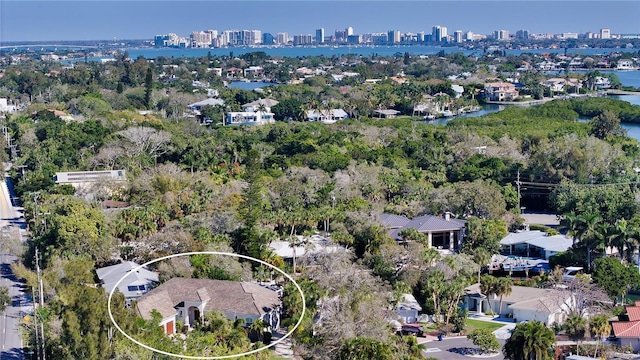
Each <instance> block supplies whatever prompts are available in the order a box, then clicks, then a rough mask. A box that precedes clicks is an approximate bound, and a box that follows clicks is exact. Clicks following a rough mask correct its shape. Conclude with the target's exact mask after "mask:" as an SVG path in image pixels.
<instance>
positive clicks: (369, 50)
mask: <svg viewBox="0 0 640 360" xmlns="http://www.w3.org/2000/svg"><path fill="white" fill-rule="evenodd" d="M43 49H44V48H43ZM51 50H52V51H53V48H52V49H51ZM4 51H5V52H11V49H4ZM113 51H115V50H113ZM118 51H120V52H125V51H126V52H128V53H129V57H130V58H132V59H136V58H138V57H139V56H142V57H144V58H146V59H154V58H157V57H160V56H163V57H168V58H183V57H184V58H190V57H203V56H208V55H209V54H211V56H229V55H231V54H233V56H238V55H243V54H247V53H251V52H257V51H262V52H264V53H265V54H267V55H269V56H275V57H309V56H325V57H332V56H343V55H353V56H394V55H397V54H398V53H400V54H404V53H405V52H407V53H409V54H412V55H427V56H428V55H436V54H438V53H440V52H444V53H445V54H451V53H462V54H463V55H465V56H470V55H471V56H472V55H475V56H482V55H483V53H484V52H485V50H483V49H482V48H477V49H464V48H458V47H455V46H428V45H354V46H348V45H341V46H244V47H226V48H200V49H191V48H181V49H179V48H121V49H118ZM501 51H502V50H501ZM638 51H639V49H636V48H571V49H566V52H567V53H568V54H575V55H580V56H586V55H607V54H610V53H613V52H627V53H628V52H638ZM487 52H492V51H490V50H487ZM504 52H505V54H506V55H516V56H517V55H520V54H525V53H531V54H543V53H556V54H563V53H564V52H565V49H564V48H556V49H505V50H504ZM110 57H112V56H111V55H108V54H107V52H105V53H104V54H103V55H100V56H93V57H92V56H89V57H88V58H87V60H89V61H100V60H101V59H106V58H110ZM83 60H84V57H83V58H81V59H80V58H77V59H74V60H72V61H83Z"/></svg>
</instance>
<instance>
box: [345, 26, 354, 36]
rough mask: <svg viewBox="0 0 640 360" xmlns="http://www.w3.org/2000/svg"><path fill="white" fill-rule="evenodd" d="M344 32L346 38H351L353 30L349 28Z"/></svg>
mask: <svg viewBox="0 0 640 360" xmlns="http://www.w3.org/2000/svg"><path fill="white" fill-rule="evenodd" d="M345 32H346V33H347V36H351V35H353V28H352V27H351V26H349V27H348V28H346V29H345Z"/></svg>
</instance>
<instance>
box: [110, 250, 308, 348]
mask: <svg viewBox="0 0 640 360" xmlns="http://www.w3.org/2000/svg"><path fill="white" fill-rule="evenodd" d="M201 254H209V255H228V256H233V257H238V258H243V259H247V260H251V261H255V262H258V263H260V264H263V265H266V266H268V267H270V268H272V269H275V270H276V271H278V272H279V273H281V274H282V275H284V276H285V277H286V278H287V279H289V280H290V281H291V282H292V283H293V285H295V287H296V288H297V289H298V292H299V293H300V296H301V298H302V314H301V315H300V319H299V320H298V322H297V323H296V325H295V326H294V327H293V329H291V331H289V332H288V333H286V334H285V335H284V336H283V337H281V338H280V339H278V340H276V341H274V342H272V343H271V344H269V345H267V346H263V347H261V348H258V349H255V350H251V351H247V352H244V353H241V354H233V355H223V356H209V357H207V356H191V355H178V354H174V353H170V352H166V351H162V350H158V349H156V348H153V347H151V346H149V345H145V344H143V343H141V342H139V341H138V340H136V339H134V338H133V337H131V336H130V335H129V334H127V333H126V332H124V331H123V330H122V329H121V328H120V325H118V323H117V322H116V320H115V319H114V318H113V314H112V313H111V298H112V297H113V293H114V292H115V290H116V289H117V288H118V286H119V285H120V283H121V282H122V281H123V280H124V279H125V278H126V277H127V276H129V275H130V274H132V273H134V272H136V271H138V270H139V269H141V268H143V267H145V266H147V265H150V264H153V263H156V262H158V261H162V260H166V259H171V258H174V257H180V256H191V255H201ZM306 309H307V305H306V302H305V299H304V293H303V292H302V289H301V288H300V285H298V283H297V282H296V281H295V280H294V279H293V278H292V277H291V275H289V274H287V273H286V272H284V271H282V270H281V269H279V268H277V267H276V266H274V265H271V264H269V263H267V262H264V261H262V260H259V259H256V258H253V257H251V256H246V255H240V254H234V253H226V252H218V251H195V252H186V253H179V254H173V255H167V256H163V257H160V258H157V259H154V260H151V261H148V262H146V263H144V264H142V265H138V267H136V268H134V269H132V270H131V271H129V272H128V273H126V274H125V275H124V276H123V277H121V278H120V280H118V282H116V284H115V285H114V286H113V289H112V290H111V292H109V299H108V301H107V310H108V312H109V318H110V319H111V322H112V323H113V325H115V327H116V328H117V329H118V331H120V333H122V335H124V336H125V337H126V338H127V339H129V340H131V341H133V342H134V343H136V344H138V345H140V346H142V347H143V348H145V349H147V350H151V351H153V352H156V353H159V354H163V355H168V356H175V357H179V358H183V359H207V360H213V359H231V358H236V357H240V356H245V355H251V354H255V353H257V352H258V351H262V350H265V349H268V348H270V347H272V346H275V345H277V344H278V343H279V342H281V341H283V340H284V339H286V338H288V337H289V336H291V335H292V334H293V332H294V331H295V330H296V329H297V328H298V326H300V323H302V319H303V318H304V313H305V311H306Z"/></svg>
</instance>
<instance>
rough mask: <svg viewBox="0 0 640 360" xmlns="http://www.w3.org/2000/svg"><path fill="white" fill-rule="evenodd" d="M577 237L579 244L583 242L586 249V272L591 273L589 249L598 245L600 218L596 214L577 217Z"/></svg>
mask: <svg viewBox="0 0 640 360" xmlns="http://www.w3.org/2000/svg"><path fill="white" fill-rule="evenodd" d="M578 221H579V223H578V229H577V236H578V239H580V241H581V242H583V241H584V243H585V244H586V248H587V271H588V272H591V249H592V248H593V247H594V246H596V247H598V246H599V245H600V244H599V243H598V227H599V225H600V221H602V218H601V217H600V215H598V214H582V215H580V216H578Z"/></svg>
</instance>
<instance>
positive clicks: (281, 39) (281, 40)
mask: <svg viewBox="0 0 640 360" xmlns="http://www.w3.org/2000/svg"><path fill="white" fill-rule="evenodd" d="M287 42H289V35H287V33H286V32H281V33H278V34H277V35H276V44H286V43H287Z"/></svg>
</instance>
